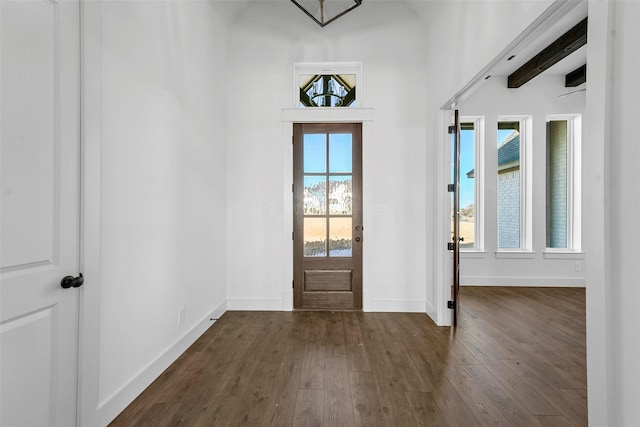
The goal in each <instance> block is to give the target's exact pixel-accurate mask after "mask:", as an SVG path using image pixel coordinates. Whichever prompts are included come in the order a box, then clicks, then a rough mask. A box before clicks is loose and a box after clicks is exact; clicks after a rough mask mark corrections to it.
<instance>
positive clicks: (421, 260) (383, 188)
mask: <svg viewBox="0 0 640 427" xmlns="http://www.w3.org/2000/svg"><path fill="white" fill-rule="evenodd" d="M393 3H394V2H375V3H374V2H370V3H366V4H363V5H362V7H360V8H358V9H356V10H354V11H353V12H350V13H349V14H348V15H346V16H345V17H343V18H341V19H339V20H337V21H335V22H334V23H332V24H330V25H329V26H327V27H325V28H324V29H321V28H319V27H318V26H317V25H316V24H315V23H313V22H312V21H311V20H310V19H308V18H307V17H306V16H305V15H304V14H302V12H301V11H299V10H298V9H297V8H295V7H292V4H291V3H290V2H256V3H255V4H253V5H252V6H251V7H250V8H248V9H247V10H246V11H245V13H244V14H243V15H242V16H241V17H240V18H239V19H238V20H237V21H236V22H235V23H234V25H233V27H232V28H231V32H230V35H229V45H228V52H229V57H228V58H229V64H228V65H229V69H230V70H233V71H232V72H230V73H229V81H228V88H229V116H228V126H229V132H228V135H229V140H228V155H227V161H228V163H227V166H228V181H227V182H228V188H227V194H228V197H227V201H228V236H229V239H228V246H227V247H228V293H229V307H230V308H247V309H282V308H283V307H287V305H289V306H290V301H286V300H285V298H290V296H288V295H290V290H291V276H292V270H291V268H290V267H288V266H291V260H290V259H289V258H288V248H287V246H286V245H290V244H291V240H290V239H289V241H286V239H285V238H283V236H286V235H287V233H288V235H289V236H290V235H291V231H292V224H291V223H288V222H286V223H285V221H283V217H287V214H288V212H287V213H285V212H284V211H283V210H284V209H285V208H284V206H286V205H287V203H286V202H287V200H288V199H290V198H291V197H292V195H291V191H290V188H291V179H292V165H291V164H290V156H288V152H289V151H290V150H291V139H290V135H289V136H288V135H284V136H283V124H282V108H290V107H292V106H294V105H295V104H294V100H293V99H292V92H293V91H292V89H293V87H292V85H293V84H294V81H293V80H294V78H293V73H294V63H296V62H318V61H362V68H363V85H362V88H361V89H362V91H361V92H359V94H360V93H361V94H362V96H363V101H364V102H363V103H362V104H361V106H363V107H369V108H373V109H375V113H374V114H375V117H374V120H373V123H372V125H371V126H372V128H373V131H372V132H371V137H370V138H367V137H366V134H365V138H364V141H363V157H364V159H363V163H364V164H363V175H364V188H365V198H364V211H365V218H366V217H367V216H369V217H370V218H371V221H370V222H366V223H365V224H364V232H365V234H364V252H365V255H364V257H365V259H364V276H365V283H364V293H365V296H364V298H365V309H369V310H398V311H422V312H424V311H425V307H426V305H430V304H431V303H432V302H431V301H430V300H429V301H427V297H426V294H427V293H426V286H427V271H428V265H427V264H426V263H425V259H427V258H428V253H429V252H430V250H431V248H429V247H428V245H425V241H427V242H429V241H431V240H432V239H431V236H430V232H431V229H427V223H428V219H427V220H425V218H429V215H430V213H429V212H430V211H429V209H428V203H427V200H430V199H431V197H430V195H431V193H430V192H431V191H433V190H432V189H428V188H427V173H428V171H429V169H430V168H429V167H427V165H426V164H425V162H426V158H427V155H426V149H427V141H426V128H425V126H424V117H425V116H426V115H427V111H426V109H425V105H426V103H425V97H426V96H427V87H428V84H429V82H428V81H426V80H425V79H424V66H425V64H426V63H427V61H428V55H427V52H426V51H425V50H423V49H419V48H418V46H419V44H420V40H421V39H423V38H424V35H425V32H424V25H423V23H422V21H420V20H419V19H417V18H416V17H415V16H414V15H413V14H412V13H411V10H410V9H408V8H407V7H406V6H405V5H404V4H397V5H394V4H393ZM287 138H288V141H287ZM287 183H288V184H287ZM286 188H289V191H288V192H287V191H286ZM287 198H288V199H287ZM374 205H380V206H383V207H384V208H386V214H384V215H372V212H373V206H374ZM367 278H368V279H367ZM287 292H289V294H287ZM368 300H369V301H370V304H368V306H367V301H368Z"/></svg>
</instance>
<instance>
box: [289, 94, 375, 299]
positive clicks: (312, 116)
mask: <svg viewBox="0 0 640 427" xmlns="http://www.w3.org/2000/svg"><path fill="white" fill-rule="evenodd" d="M373 112H374V111H373V109H372V108H360V107H354V108H348V107H344V108H321V107H320V108H285V109H283V110H282V141H283V143H282V146H283V150H282V151H283V157H284V161H283V164H284V170H283V180H282V182H283V188H282V195H283V197H282V212H283V223H284V224H285V227H283V235H282V241H283V245H282V246H283V248H284V254H283V260H284V262H283V272H282V277H283V278H284V283H283V290H282V309H283V310H285V311H291V310H293V289H292V288H291V282H292V280H293V245H292V240H291V233H292V232H293V197H292V193H291V185H292V184H293V144H292V138H293V124H294V123H362V171H363V173H362V200H363V201H364V203H363V207H362V223H363V225H364V226H365V227H366V224H371V223H372V221H371V219H372V217H371V209H366V201H367V200H369V201H371V200H373V199H372V187H371V183H370V182H369V181H368V180H367V178H366V170H367V167H366V164H367V159H368V156H367V150H366V142H365V141H367V140H371V139H372V135H373ZM365 236H366V232H365ZM366 242H367V239H366V238H365V239H364V240H363V246H362V310H363V311H371V310H373V293H372V292H371V289H370V288H369V287H368V286H367V284H368V283H369V284H370V283H372V282H371V280H369V277H368V276H369V271H368V270H367V265H370V263H368V262H367V250H366Z"/></svg>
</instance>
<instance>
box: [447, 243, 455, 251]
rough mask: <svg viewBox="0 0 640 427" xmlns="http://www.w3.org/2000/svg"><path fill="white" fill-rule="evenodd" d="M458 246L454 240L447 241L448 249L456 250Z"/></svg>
mask: <svg viewBox="0 0 640 427" xmlns="http://www.w3.org/2000/svg"><path fill="white" fill-rule="evenodd" d="M455 248H456V244H455V243H453V242H447V250H450V251H452V250H454V249H455Z"/></svg>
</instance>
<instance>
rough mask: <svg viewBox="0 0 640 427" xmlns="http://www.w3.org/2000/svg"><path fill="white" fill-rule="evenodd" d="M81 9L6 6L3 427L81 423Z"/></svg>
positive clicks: (41, 3) (0, 38)
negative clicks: (65, 280)
mask: <svg viewBox="0 0 640 427" xmlns="http://www.w3.org/2000/svg"><path fill="white" fill-rule="evenodd" d="M79 28H80V23H79V2H78V1H72V0H65V1H61V2H58V1H53V0H46V1H45V0H23V1H0V43H1V46H0V54H1V61H0V64H1V70H0V104H1V105H0V108H1V110H2V116H1V124H0V126H1V152H0V155H1V177H0V178H1V187H2V189H1V191H2V206H1V213H2V216H1V224H0V225H1V232H2V239H1V250H0V253H1V255H0V274H1V279H2V283H1V296H0V297H1V303H0V304H1V307H0V310H1V311H0V313H1V318H0V340H1V355H0V357H1V361H0V399H1V401H0V425H7V426H46V425H57V426H72V425H75V423H76V401H77V396H76V395H77V357H78V303H79V296H78V292H79V291H78V290H77V289H74V288H71V289H66V290H65V289H62V288H61V286H60V281H61V279H62V277H64V276H67V275H73V276H77V275H78V272H79V271H78V270H79V215H80V213H79V211H80V209H79V194H80V178H79V176H80V175H79V174H80V168H79V154H80V132H79V129H80V126H79V117H80V112H79V111H80V110H79V108H80V93H79V83H80V78H79V70H80V67H79V48H80V44H79V41H80V39H79Z"/></svg>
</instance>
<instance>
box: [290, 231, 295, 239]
mask: <svg viewBox="0 0 640 427" xmlns="http://www.w3.org/2000/svg"><path fill="white" fill-rule="evenodd" d="M293 233H294V232H293V231H292V232H291V240H295V238H294V237H293V236H294V234H293Z"/></svg>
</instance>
